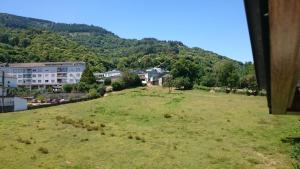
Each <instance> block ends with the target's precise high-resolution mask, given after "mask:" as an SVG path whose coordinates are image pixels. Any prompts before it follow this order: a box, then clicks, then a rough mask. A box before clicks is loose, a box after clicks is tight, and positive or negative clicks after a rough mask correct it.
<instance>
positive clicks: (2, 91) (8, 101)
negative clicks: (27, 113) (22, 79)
mask: <svg viewBox="0 0 300 169" xmlns="http://www.w3.org/2000/svg"><path fill="white" fill-rule="evenodd" d="M16 87H17V78H15V77H13V76H11V75H8V74H5V73H4V72H1V71H0V112H12V111H21V110H27V100H26V99H23V98H21V97H16V96H14V95H12V94H11V92H10V89H12V88H16Z"/></svg>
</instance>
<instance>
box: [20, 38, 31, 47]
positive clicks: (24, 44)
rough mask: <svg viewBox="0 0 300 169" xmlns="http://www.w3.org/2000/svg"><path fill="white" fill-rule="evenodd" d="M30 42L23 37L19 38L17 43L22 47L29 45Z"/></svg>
mask: <svg viewBox="0 0 300 169" xmlns="http://www.w3.org/2000/svg"><path fill="white" fill-rule="evenodd" d="M30 43H31V41H30V39H29V38H24V39H21V41H20V43H19V45H20V46H21V47H23V48H26V47H27V46H29V45H30Z"/></svg>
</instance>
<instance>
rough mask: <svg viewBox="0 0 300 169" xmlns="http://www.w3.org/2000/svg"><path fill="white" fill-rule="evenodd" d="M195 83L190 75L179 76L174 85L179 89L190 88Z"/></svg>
mask: <svg viewBox="0 0 300 169" xmlns="http://www.w3.org/2000/svg"><path fill="white" fill-rule="evenodd" d="M193 85H194V83H193V82H192V81H191V79H190V78H188V77H177V78H175V79H174V86H175V87H176V88H177V89H184V90H189V89H192V88H193Z"/></svg>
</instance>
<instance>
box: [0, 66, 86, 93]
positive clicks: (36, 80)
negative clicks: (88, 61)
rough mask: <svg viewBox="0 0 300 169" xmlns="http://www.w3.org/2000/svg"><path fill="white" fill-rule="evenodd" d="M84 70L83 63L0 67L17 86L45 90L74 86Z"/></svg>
mask: <svg viewBox="0 0 300 169" xmlns="http://www.w3.org/2000/svg"><path fill="white" fill-rule="evenodd" d="M84 69H85V63H84V62H42V63H14V64H2V65H0V71H4V72H5V73H7V74H8V75H11V76H13V77H15V78H17V85H18V86H25V87H33V88H34V87H36V88H41V87H43V88H45V87H49V86H50V87H51V86H55V87H57V86H60V87H61V86H62V85H64V84H75V83H78V82H79V81H80V78H81V74H82V72H83V71H84Z"/></svg>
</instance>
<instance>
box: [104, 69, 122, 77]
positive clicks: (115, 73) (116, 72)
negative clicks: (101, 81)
mask: <svg viewBox="0 0 300 169" xmlns="http://www.w3.org/2000/svg"><path fill="white" fill-rule="evenodd" d="M103 74H104V77H106V78H107V77H110V78H114V77H121V76H122V72H121V71H119V70H115V69H114V70H112V71H108V72H104V73H103Z"/></svg>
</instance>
